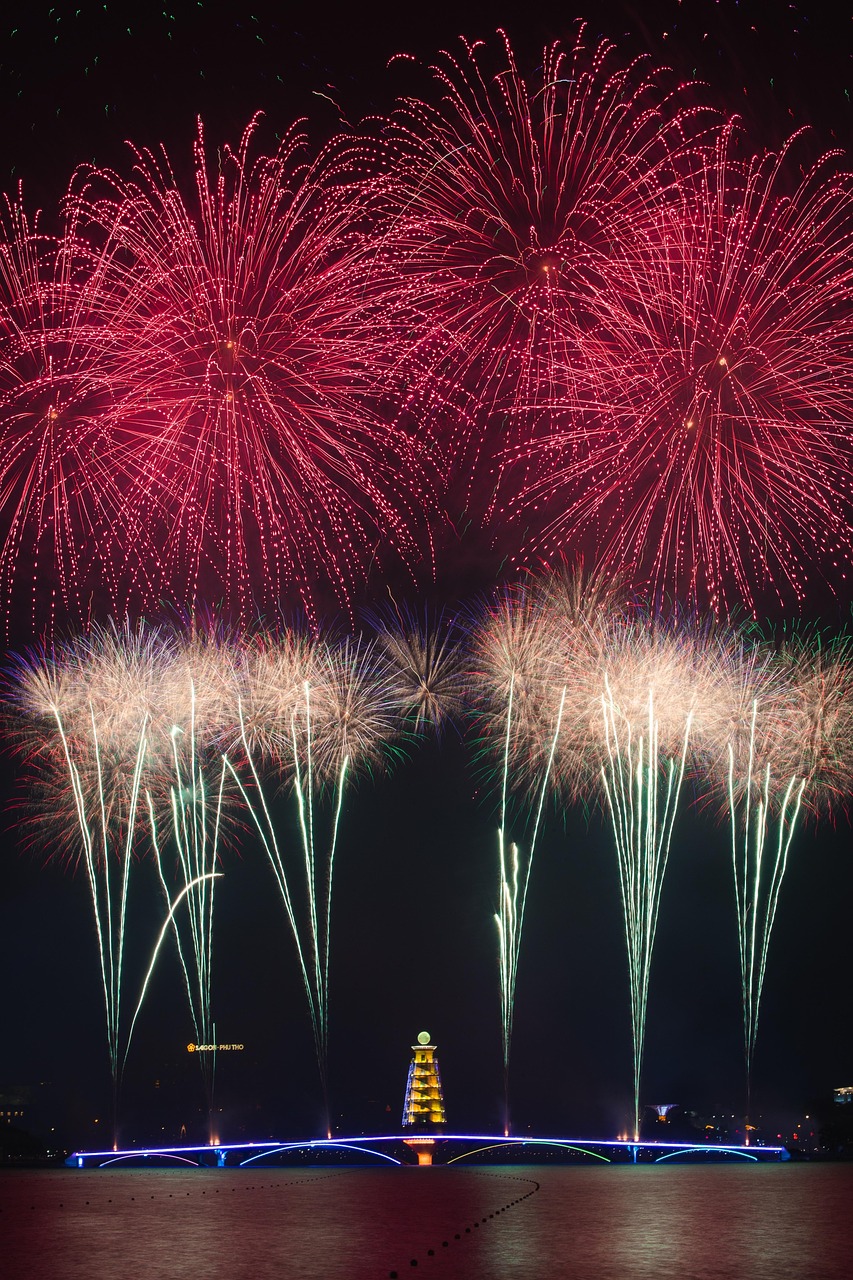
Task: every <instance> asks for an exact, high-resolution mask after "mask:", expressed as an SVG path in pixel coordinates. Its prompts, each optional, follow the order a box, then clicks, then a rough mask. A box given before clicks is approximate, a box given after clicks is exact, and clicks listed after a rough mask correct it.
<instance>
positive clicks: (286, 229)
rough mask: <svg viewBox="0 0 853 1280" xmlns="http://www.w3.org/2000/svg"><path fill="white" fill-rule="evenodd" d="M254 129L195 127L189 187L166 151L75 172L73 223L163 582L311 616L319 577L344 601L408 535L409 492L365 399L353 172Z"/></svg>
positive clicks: (413, 491) (179, 592)
mask: <svg viewBox="0 0 853 1280" xmlns="http://www.w3.org/2000/svg"><path fill="white" fill-rule="evenodd" d="M254 130H255V122H254V121H253V122H252V124H251V125H250V126H249V128H248V129H247V130H246V132H245V134H244V136H243V139H242V142H241V144H240V146H239V148H238V149H237V150H236V151H233V150H230V149H228V148H224V149H223V150H221V151H220V152H219V153H218V158H217V163H216V164H214V163H213V162H212V161H211V159H210V158H209V157H208V155H207V153H206V149H205V144H204V138H203V134H202V132H201V128H199V135H198V140H197V142H196V145H195V191H194V193H193V196H192V198H189V197H188V196H187V195H186V194H185V193H184V192H183V191H182V189H181V186H180V184H179V183H178V181H176V179H175V177H174V175H173V172H172V169H171V167H170V164H169V160H168V157H167V156H166V154H165V152H163V153H162V154H161V155H160V156H159V157H155V156H154V155H152V154H151V153H149V152H141V153H136V163H135V166H134V170H133V173H132V176H131V177H130V179H123V178H121V177H119V176H117V175H116V174H113V173H106V172H102V171H101V172H94V173H90V174H87V175H85V181H84V182H82V183H78V191H77V195H76V197H75V201H74V224H75V227H76V229H77V232H78V234H81V235H84V236H85V238H86V240H87V241H91V240H95V241H96V242H97V243H98V245H99V256H100V259H101V260H102V261H103V262H105V263H106V264H107V266H106V268H105V279H106V286H105V287H106V288H107V291H108V293H109V297H110V300H111V307H112V313H111V319H112V322H113V324H114V325H115V326H116V332H117V333H118V334H119V335H120V338H121V346H120V347H119V344H118V343H117V342H116V341H115V338H114V336H113V335H111V336H110V338H109V340H108V341H109V346H110V349H111V351H112V352H114V353H116V354H117V356H118V358H119V361H120V366H121V369H122V371H123V372H124V374H125V376H126V377H129V378H130V379H131V380H132V381H134V383H135V385H136V386H137V388H138V389H139V390H140V391H141V392H142V393H143V394H144V396H145V398H146V401H147V414H146V415H145V416H144V418H143V419H140V420H137V421H136V422H135V424H134V430H135V439H134V467H135V483H134V487H133V491H132V493H131V494H130V495H129V500H128V512H129V514H130V517H131V519H132V520H133V521H136V522H138V523H140V524H141V523H144V522H146V521H147V522H148V524H149V529H150V530H151V532H150V540H151V541H152V542H153V544H154V545H155V546H156V547H157V557H156V568H155V569H153V570H152V572H156V575H157V577H158V579H159V582H160V583H161V590H162V592H163V593H164V594H165V595H167V596H169V597H171V598H172V599H178V600H180V601H185V602H190V603H192V602H194V601H196V600H197V599H200V598H202V599H206V600H209V601H214V600H219V601H221V602H222V603H223V604H224V606H225V607H226V608H228V609H229V610H230V611H231V612H232V614H234V615H236V616H238V617H241V618H244V619H245V618H246V617H249V616H252V615H254V614H255V613H256V612H257V611H258V610H260V609H264V608H269V607H271V606H275V605H277V604H278V603H279V602H280V601H281V600H282V599H285V600H290V601H291V602H293V600H294V597H295V598H296V599H297V600H300V601H301V603H302V605H303V606H304V607H305V608H306V609H307V611H308V612H309V614H311V615H312V616H313V614H314V612H315V604H316V597H317V594H318V593H319V592H320V591H321V589H322V584H323V583H331V585H332V586H333V588H334V590H335V592H336V593H337V597H338V599H339V600H340V601H343V602H344V603H348V602H349V599H350V593H351V591H352V590H353V588H354V586H355V585H356V584H357V583H358V582H359V581H360V580H361V579H363V577H364V576H365V573H366V571H367V568H368V567H369V565H370V564H371V562H372V560H373V558H374V557H375V556H376V555H377V551H378V552H379V556H378V559H379V560H380V562H381V560H382V559H384V558H385V556H384V553H385V552H387V551H389V550H390V551H392V552H394V553H395V554H396V555H398V556H402V557H403V558H407V557H409V556H411V555H413V554H414V553H415V552H416V551H417V550H418V548H417V545H416V537H415V535H416V531H417V528H418V524H419V522H420V521H421V520H422V513H423V504H424V497H425V494H424V489H423V487H422V486H420V485H419V481H418V476H419V474H420V472H419V468H418V466H417V459H416V456H415V451H414V450H413V448H412V447H411V444H410V442H409V441H408V440H407V439H406V438H405V437H404V435H403V434H402V433H401V432H400V431H398V430H396V428H394V426H393V425H390V424H389V422H388V421H387V420H386V418H385V417H384V416H383V413H382V411H381V407H379V406H378V404H377V401H376V395H375V392H376V380H375V377H374V364H375V362H376V360H377V359H378V354H377V352H378V347H377V341H376V338H375V336H374V330H373V328H372V326H371V324H370V315H371V309H372V300H371V293H370V290H369V288H368V282H367V279H366V272H365V269H364V249H365V229H364V225H363V216H362V215H363V211H362V208H361V205H360V203H359V199H358V186H357V184H356V183H355V182H354V181H353V178H352V175H351V174H344V173H343V172H342V170H341V168H340V166H337V165H336V162H335V159H334V152H333V150H330V151H328V152H327V153H326V154H325V155H324V156H322V157H321V158H320V159H319V160H318V161H317V162H316V163H315V164H314V165H312V166H308V167H306V166H305V165H304V164H303V162H302V160H301V158H300V157H301V152H302V139H301V138H300V136H299V135H298V134H297V133H296V132H295V131H291V132H290V133H289V134H287V136H286V137H285V139H284V141H283V142H282V144H281V146H280V147H279V149H278V150H277V151H276V152H275V154H273V155H271V156H260V157H258V158H255V159H252V158H251V154H250V149H251V143H252V137H253V133H254Z"/></svg>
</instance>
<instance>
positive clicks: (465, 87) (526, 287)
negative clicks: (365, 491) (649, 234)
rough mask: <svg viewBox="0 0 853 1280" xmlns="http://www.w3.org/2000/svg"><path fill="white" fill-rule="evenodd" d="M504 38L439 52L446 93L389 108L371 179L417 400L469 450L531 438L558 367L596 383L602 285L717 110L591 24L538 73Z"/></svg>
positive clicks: (547, 54) (410, 390)
mask: <svg viewBox="0 0 853 1280" xmlns="http://www.w3.org/2000/svg"><path fill="white" fill-rule="evenodd" d="M500 40H501V42H502V49H500V52H499V53H498V54H497V56H495V53H494V51H493V50H492V49H491V48H489V47H488V46H486V45H484V44H483V43H482V42H479V43H478V42H475V43H468V42H466V41H463V42H462V48H461V50H460V53H459V55H458V56H454V55H453V54H452V53H444V54H442V55H441V60H440V61H439V62H438V63H437V64H436V65H435V66H433V67H432V68H431V72H432V76H433V80H434V84H435V89H436V92H437V94H438V96H439V100H440V104H439V105H438V106H435V105H432V104H431V103H430V102H428V101H421V100H417V99H413V98H407V99H404V100H403V102H402V103H401V105H400V107H399V108H398V110H397V111H396V112H395V113H394V114H393V115H392V116H391V118H390V119H389V120H387V121H383V122H382V143H381V153H380V157H379V161H378V163H379V164H381V166H382V168H383V173H382V175H381V177H380V178H379V179H378V180H377V182H376V184H375V196H376V205H377V211H378V212H377V215H376V216H377V230H376V232H375V236H376V241H377V253H376V257H377V259H378V261H379V267H378V269H377V270H378V271H379V272H381V274H382V275H383V280H384V284H383V287H385V288H387V289H388V291H389V312H388V314H389V317H390V321H389V328H390V330H391V332H389V341H390V343H391V344H392V345H393V346H394V348H395V350H397V351H398V352H399V353H400V354H399V366H398V372H399V373H400V376H402V377H403V378H404V380H405V382H406V392H405V395H406V399H405V403H406V406H407V408H408V409H410V410H413V411H415V412H416V413H417V414H418V415H419V416H420V417H423V416H424V415H426V416H427V418H428V419H429V420H430V421H431V422H432V424H433V428H434V430H436V431H438V432H439V433H441V432H442V431H443V430H444V429H446V424H447V421H448V417H449V419H450V421H451V422H452V428H451V433H452V434H451V437H450V439H449V440H448V439H447V438H446V436H443V435H442V440H443V443H444V445H445V447H446V452H447V454H449V456H450V460H451V461H457V462H458V461H459V460H461V459H462V458H463V457H466V455H467V454H468V453H469V450H470V455H471V456H474V457H476V456H477V455H478V454H480V453H481V452H488V450H489V449H494V448H496V447H497V449H498V451H500V450H502V449H505V448H506V446H507V445H508V444H509V443H510V442H511V441H516V442H518V441H519V440H528V439H529V438H530V437H531V433H533V434H535V433H536V432H537V431H538V430H539V429H540V419H541V418H542V415H543V414H549V413H550V411H551V405H552V403H553V400H554V395H555V385H556V383H557V382H559V385H561V386H562V385H564V383H565V381H566V379H568V380H569V382H570V383H571V385H572V386H574V385H575V384H576V383H581V384H582V383H585V380H586V376H587V371H586V366H587V360H586V356H585V347H586V343H587V336H586V335H587V329H588V326H589V315H590V311H589V306H588V299H589V296H590V294H591V293H593V292H595V291H596V290H598V289H600V288H601V287H602V283H601V282H602V279H603V278H605V277H608V276H609V274H610V271H611V263H612V261H613V260H614V258H618V257H621V255H622V254H623V253H624V252H625V251H626V245H628V244H629V243H632V242H633V239H634V238H635V236H636V234H637V231H638V228H639V227H640V226H641V225H644V224H645V223H646V222H647V221H648V220H649V217H650V207H651V206H653V204H654V202H655V200H657V199H659V198H660V197H661V193H662V192H665V191H666V190H667V188H668V186H669V185H670V184H671V183H672V182H673V180H674V174H675V165H676V163H681V164H682V166H684V165H687V164H688V159H687V156H688V150H689V149H688V146H687V138H688V137H695V136H696V135H697V134H698V133H700V132H701V128H702V122H703V119H704V113H702V112H698V111H697V112H693V111H691V110H688V109H687V107H686V98H684V97H683V95H681V94H680V93H679V91H678V90H677V89H676V90H673V91H672V92H669V91H668V90H667V89H666V88H665V87H664V83H663V80H664V77H663V76H662V75H661V74H659V73H655V72H653V71H651V70H650V69H649V68H648V66H647V64H646V62H645V60H644V59H640V60H638V61H636V62H634V63H632V64H631V65H630V66H628V67H626V68H621V67H619V66H618V64H617V62H616V59H615V57H614V51H613V49H612V47H611V46H609V45H608V44H607V43H605V42H602V43H600V44H598V45H597V46H596V45H594V44H592V45H588V44H587V42H586V38H585V32H584V28H583V26H580V27H579V28H578V32H577V35H576V39H575V42H574V44H573V45H572V46H571V47H570V48H568V49H567V50H563V49H562V48H561V47H560V46H559V45H556V44H555V45H552V46H549V47H547V48H545V50H544V51H543V54H542V60H541V63H540V65H539V67H538V69H537V71H536V72H535V74H534V75H531V76H529V77H525V76H524V74H523V73H522V72H521V71H520V70H519V67H518V64H517V62H516V58H515V54H514V52H513V50H512V48H511V46H510V43H509V41H508V40H507V38H506V37H505V36H504V35H503V34H502V33H500ZM694 122H695V123H694ZM395 331H396V332H395ZM401 334H403V335H405V336H404V339H403V341H402V343H401V340H400V335H401ZM495 437H497V440H496V439H495ZM498 465H499V467H500V463H499V464H498ZM477 477H478V479H477V487H480V488H481V487H482V486H483V484H484V476H483V473H482V472H481V471H478V472H477ZM478 496H479V495H478V494H477V493H476V490H475V486H474V485H473V484H471V485H469V490H468V497H469V498H471V497H474V498H476V497H478Z"/></svg>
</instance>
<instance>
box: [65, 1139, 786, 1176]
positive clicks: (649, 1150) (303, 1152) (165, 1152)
mask: <svg viewBox="0 0 853 1280" xmlns="http://www.w3.org/2000/svg"><path fill="white" fill-rule="evenodd" d="M413 1136H414V1135H413V1133H412V1131H411V1130H410V1131H409V1132H408V1133H399V1134H374V1135H370V1136H365V1135H362V1134H358V1135H354V1136H352V1137H342V1138H305V1139H301V1140H296V1141H280V1140H278V1139H272V1138H270V1139H269V1140H267V1141H264V1142H211V1143H208V1144H206V1145H205V1146H188V1145H181V1146H177V1147H132V1148H129V1149H127V1150H107V1151H75V1152H73V1153H72V1154H71V1155H70V1156H69V1157H68V1159H67V1160H66V1161H65V1163H66V1164H67V1165H68V1166H69V1167H70V1168H74V1169H93V1168H97V1169H106V1168H116V1167H118V1168H121V1167H122V1166H124V1167H125V1168H128V1167H131V1166H133V1167H139V1166H142V1167H147V1168H157V1167H166V1166H169V1165H173V1166H174V1165H190V1166H193V1167H196V1168H220V1169H223V1168H228V1169H238V1168H255V1169H257V1168H258V1167H259V1166H263V1165H267V1166H268V1167H277V1166H281V1165H282V1164H288V1165H328V1164H335V1165H340V1164H343V1163H348V1164H374V1165H383V1164H391V1165H399V1166H402V1165H415V1164H417V1157H416V1156H414V1155H413V1154H412V1152H411V1150H410V1149H409V1146H408V1145H407V1144H408V1143H411V1141H412V1138H413ZM424 1137H429V1138H431V1139H432V1140H434V1142H435V1164H442V1165H455V1164H459V1163H462V1162H465V1161H471V1162H475V1161H476V1162H478V1163H491V1162H495V1163H516V1164H541V1163H544V1162H546V1161H548V1162H553V1161H556V1160H560V1161H561V1162H568V1161H572V1162H574V1161H575V1160H577V1161H578V1162H579V1163H581V1162H585V1163H602V1164H626V1163H633V1164H661V1163H663V1162H665V1161H672V1160H679V1159H680V1160H690V1161H699V1160H705V1161H709V1162H722V1161H725V1160H744V1161H749V1162H762V1161H778V1160H789V1159H790V1158H791V1157H790V1153H789V1152H788V1150H787V1148H786V1147H770V1146H767V1147H765V1146H760V1145H752V1146H741V1145H737V1144H729V1143H699V1142H696V1143H690V1142H654V1141H648V1142H646V1141H642V1140H641V1141H636V1142H634V1141H625V1140H623V1139H617V1138H559V1137H558V1138H533V1137H530V1136H524V1137H506V1136H504V1135H503V1134H460V1133H431V1134H424Z"/></svg>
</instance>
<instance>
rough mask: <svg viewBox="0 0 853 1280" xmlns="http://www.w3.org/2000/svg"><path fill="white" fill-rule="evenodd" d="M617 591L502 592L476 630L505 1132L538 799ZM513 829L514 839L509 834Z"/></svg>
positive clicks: (574, 729) (573, 726) (572, 744)
mask: <svg viewBox="0 0 853 1280" xmlns="http://www.w3.org/2000/svg"><path fill="white" fill-rule="evenodd" d="M616 597H617V591H616V588H615V587H613V588H610V589H608V588H606V587H605V584H604V582H603V580H601V579H598V578H595V577H593V576H591V575H588V574H584V573H582V572H578V573H575V574H569V573H566V574H564V575H562V576H560V575H557V574H553V575H550V576H549V577H548V578H547V579H538V580H536V579H534V580H532V581H531V582H529V583H526V584H524V585H523V586H520V587H517V588H515V589H512V590H506V591H505V592H504V594H503V595H502V596H501V597H500V598H499V599H498V600H497V601H496V602H495V603H494V604H493V606H492V607H491V608H490V610H489V612H488V614H487V615H486V617H485V618H484V619H482V620H481V621H480V622H479V624H478V625H477V627H476V628H475V632H474V637H473V647H472V664H473V675H472V678H471V681H470V683H471V685H472V690H471V692H472V695H473V698H474V701H475V704H476V705H477V708H478V713H479V733H480V738H481V741H482V744H483V747H484V749H485V750H486V751H487V752H488V754H489V755H490V756H491V757H492V758H493V759H494V760H495V761H496V762H498V765H499V770H500V788H499V790H500V798H499V825H498V910H497V913H496V915H495V923H496V925H497V931H498V964H499V972H500V993H501V1035H502V1045H503V1066H504V1094H505V1097H504V1103H505V1129H506V1131H507V1133H508V1132H509V1128H510V1119H509V1063H510V1051H511V1045H512V1028H513V1018H514V1012H515V993H516V984H517V977H518V962H519V956H520V952H521V940H522V931H523V926H524V916H525V908H526V904H527V892H528V888H529V884H530V873H531V870H532V867H533V859H534V855H535V852H536V842H537V839H538V835H539V831H540V827H541V822H542V815H543V810H544V806H545V801H546V799H547V797H548V795H549V793H550V792H551V791H552V790H553V789H554V787H555V785H556V778H555V773H556V766H558V765H562V769H563V774H564V776H565V770H566V764H567V761H568V760H569V759H573V758H576V756H577V752H578V735H579V728H580V718H579V715H578V706H579V699H578V696H577V694H578V689H579V685H580V682H579V679H578V676H579V672H578V670H577V669H576V666H575V659H576V657H577V656H578V655H577V649H576V645H577V640H578V637H579V636H583V637H584V638H586V634H587V628H588V627H590V626H591V625H592V621H593V619H595V618H598V617H600V616H602V615H604V614H607V613H609V611H610V610H611V609H613V608H615V603H616ZM513 829H515V830H517V831H518V832H519V837H518V839H513V838H512V836H511V831H512V830H513Z"/></svg>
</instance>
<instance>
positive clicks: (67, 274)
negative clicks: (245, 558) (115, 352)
mask: <svg viewBox="0 0 853 1280" xmlns="http://www.w3.org/2000/svg"><path fill="white" fill-rule="evenodd" d="M108 310H109V308H108V306H107V303H106V299H105V298H104V296H103V292H102V278H101V274H100V271H99V264H98V262H97V260H96V255H94V254H93V253H92V251H90V250H88V249H86V248H85V247H84V246H82V245H81V244H79V243H76V242H75V241H74V238H73V236H71V235H69V234H68V233H63V234H62V235H61V236H60V237H59V238H56V237H51V236H48V235H46V234H44V233H42V232H41V230H40V228H39V225H38V219H37V218H36V219H32V220H31V219H29V218H28V217H27V215H26V213H25V212H24V209H23V206H22V204H21V202H20V200H18V201H16V202H11V201H7V202H6V206H5V212H4V215H3V217H2V225H0V598H2V600H3V609H4V613H5V618H6V625H7V630H8V626H9V621H10V616H11V615H12V614H14V615H15V620H16V623H20V622H22V621H23V622H25V623H26V622H29V624H30V625H31V626H33V627H36V628H37V627H38V626H45V625H47V626H49V627H50V626H52V624H53V623H54V622H56V621H59V620H66V619H67V618H69V617H70V618H74V619H75V620H77V621H79V620H81V619H84V618H86V617H87V616H89V614H90V613H91V610H92V608H93V597H94V596H97V597H98V599H99V600H100V601H101V603H104V604H105V605H106V607H107V608H108V609H110V610H113V611H116V610H118V609H119V608H120V606H121V605H122V604H123V602H124V599H125V595H126V590H127V583H124V584H122V583H121V581H120V577H121V572H122V570H121V568H120V566H124V565H126V564H127V562H128V558H129V556H130V549H131V548H132V549H133V555H132V557H131V558H132V560H133V563H134V566H135V568H134V569H133V570H131V571H130V576H131V577H135V578H136V580H137V585H138V586H140V588H141V590H142V593H143V595H144V594H145V589H146V588H145V574H146V563H147V559H148V556H147V553H148V551H150V546H149V544H148V541H147V538H146V535H145V525H144V522H143V521H140V520H139V519H138V518H136V517H135V515H134V511H133V509H132V508H130V507H129V506H128V503H127V494H128V489H129V484H130V478H129V475H128V470H127V439H126V438H125V437H124V435H123V424H124V423H128V422H132V420H133V416H134V405H133V401H134V393H133V387H132V386H131V385H128V383H127V381H126V380H125V379H123V378H120V377H118V376H117V372H116V369H115V367H114V363H113V364H112V365H111V363H110V361H109V359H108V358H107V352H106V347H105V343H104V332H105V330H104V317H105V313H106V312H108ZM112 332H113V335H114V336H115V326H113V329H112ZM137 407H138V406H137Z"/></svg>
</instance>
